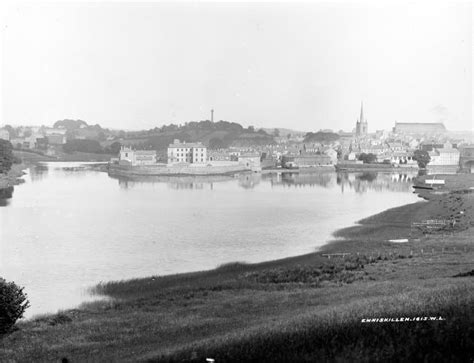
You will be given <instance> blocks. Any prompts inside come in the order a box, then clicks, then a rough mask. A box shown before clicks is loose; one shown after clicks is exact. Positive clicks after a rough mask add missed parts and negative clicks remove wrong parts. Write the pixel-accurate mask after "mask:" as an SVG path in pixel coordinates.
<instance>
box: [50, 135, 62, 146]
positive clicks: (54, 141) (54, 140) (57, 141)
mask: <svg viewBox="0 0 474 363" xmlns="http://www.w3.org/2000/svg"><path fill="white" fill-rule="evenodd" d="M46 138H47V139H48V143H49V144H50V145H64V144H65V143H66V135H64V134H49V135H47V136H46Z"/></svg>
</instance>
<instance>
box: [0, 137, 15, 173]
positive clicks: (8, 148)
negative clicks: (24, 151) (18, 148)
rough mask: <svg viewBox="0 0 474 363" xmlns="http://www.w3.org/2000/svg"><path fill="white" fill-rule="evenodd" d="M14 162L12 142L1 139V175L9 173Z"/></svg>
mask: <svg viewBox="0 0 474 363" xmlns="http://www.w3.org/2000/svg"><path fill="white" fill-rule="evenodd" d="M14 161H15V158H14V156H13V146H12V144H11V143H10V141H7V140H3V139H0V173H7V172H8V171H9V170H10V168H11V166H12V164H13V163H14Z"/></svg>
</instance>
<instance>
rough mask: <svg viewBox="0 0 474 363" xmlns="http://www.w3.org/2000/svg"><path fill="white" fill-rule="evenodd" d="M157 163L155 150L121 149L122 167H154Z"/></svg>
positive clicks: (120, 162) (120, 161)
mask: <svg viewBox="0 0 474 363" xmlns="http://www.w3.org/2000/svg"><path fill="white" fill-rule="evenodd" d="M156 163H157V160H156V151H155V150H134V149H132V148H130V147H126V146H122V148H121V149H120V155H119V164H121V165H132V166H136V165H154V164H156Z"/></svg>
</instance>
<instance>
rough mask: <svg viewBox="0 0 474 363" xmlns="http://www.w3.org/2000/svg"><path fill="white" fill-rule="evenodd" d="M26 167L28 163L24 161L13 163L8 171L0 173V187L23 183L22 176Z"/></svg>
mask: <svg viewBox="0 0 474 363" xmlns="http://www.w3.org/2000/svg"><path fill="white" fill-rule="evenodd" d="M25 169H26V165H25V164H23V163H21V164H13V165H12V167H11V169H10V170H9V171H8V172H7V173H5V174H1V173H0V189H3V188H9V187H12V186H14V185H18V184H21V183H23V179H21V177H22V176H23V175H24V174H25V172H24V170H25Z"/></svg>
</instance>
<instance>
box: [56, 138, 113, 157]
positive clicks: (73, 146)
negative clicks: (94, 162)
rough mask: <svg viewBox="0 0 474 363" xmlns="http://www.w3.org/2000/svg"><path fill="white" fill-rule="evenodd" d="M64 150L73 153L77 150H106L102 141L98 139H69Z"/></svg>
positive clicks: (90, 151)
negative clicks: (101, 144) (101, 143)
mask: <svg viewBox="0 0 474 363" xmlns="http://www.w3.org/2000/svg"><path fill="white" fill-rule="evenodd" d="M63 150H64V152H66V153H73V152H75V151H79V152H85V153H95V154H100V153H103V152H104V150H103V148H102V146H100V143H99V142H98V141H97V140H87V139H84V140H80V139H78V140H68V141H67V142H66V143H65V144H64V145H63Z"/></svg>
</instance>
